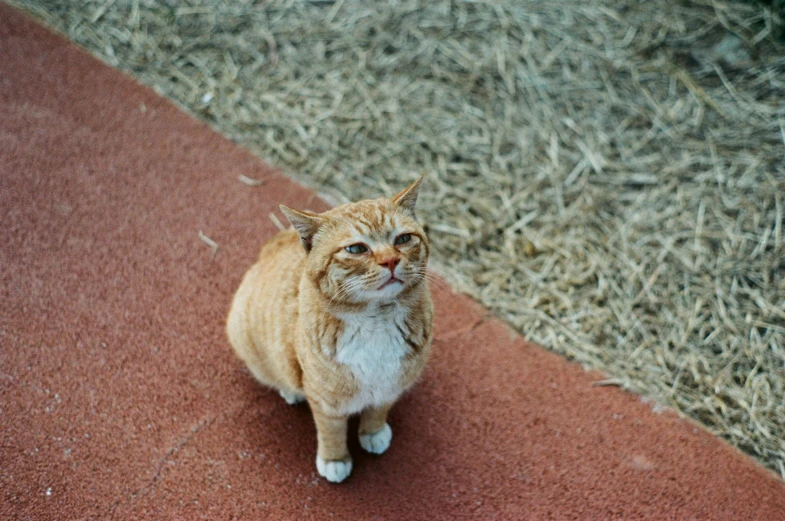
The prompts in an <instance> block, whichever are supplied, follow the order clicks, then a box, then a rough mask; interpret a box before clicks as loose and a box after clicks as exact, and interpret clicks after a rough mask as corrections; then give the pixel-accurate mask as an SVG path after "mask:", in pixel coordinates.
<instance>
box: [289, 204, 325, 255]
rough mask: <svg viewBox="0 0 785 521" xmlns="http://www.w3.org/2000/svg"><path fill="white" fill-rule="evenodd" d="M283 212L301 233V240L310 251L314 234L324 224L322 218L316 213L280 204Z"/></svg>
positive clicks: (307, 250) (306, 249)
mask: <svg viewBox="0 0 785 521" xmlns="http://www.w3.org/2000/svg"><path fill="white" fill-rule="evenodd" d="M278 208H280V209H281V212H283V214H284V215H285V216H286V218H287V219H289V222H290V223H292V226H294V229H295V230H297V233H299V234H300V241H302V243H303V247H304V248H305V251H306V252H310V251H311V248H312V247H313V236H314V235H316V231H317V230H318V229H319V226H320V225H321V224H322V218H321V217H319V216H318V215H316V214H315V213H309V212H301V211H299V210H292V209H291V208H289V207H288V206H284V205H282V204H281V205H278Z"/></svg>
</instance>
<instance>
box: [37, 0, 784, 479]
mask: <svg viewBox="0 0 785 521" xmlns="http://www.w3.org/2000/svg"><path fill="white" fill-rule="evenodd" d="M22 5H23V6H24V7H25V8H26V9H28V10H30V11H32V12H33V13H35V14H37V15H38V16H40V17H41V18H42V19H44V20H45V21H47V22H48V23H49V24H51V25H52V26H54V27H55V28H57V29H59V30H61V31H63V32H64V33H65V34H67V35H68V36H69V37H70V38H71V39H72V40H74V41H76V42H78V43H79V44H81V45H83V46H85V47H86V48H88V49H89V50H91V51H92V52H94V53H95V54H97V55H98V56H100V57H101V58H102V59H103V60H105V61H106V62H108V63H110V64H112V65H115V66H117V67H120V68H122V69H124V70H127V71H130V72H131V73H133V74H134V75H136V76H137V77H138V78H140V79H141V81H143V82H145V83H147V84H148V85H152V86H153V87H154V88H155V89H156V90H158V91H159V92H161V93H163V94H164V95H166V96H168V97H170V98H172V99H174V100H176V101H177V102H178V103H180V104H181V105H182V106H184V107H185V108H186V109H187V110H189V111H191V112H192V113H193V114H196V115H197V116H198V117H200V118H203V119H205V120H206V121H208V122H210V123H211V124H212V125H213V126H214V127H216V128H217V129H219V130H220V131H221V132H223V133H224V134H226V135H228V136H230V137H231V138H232V139H234V140H236V141H237V142H239V143H241V144H243V145H244V146H247V147H249V148H250V149H252V150H254V151H256V152H257V153H258V154H260V155H261V156H263V157H264V158H266V159H267V160H268V161H270V162H271V163H273V164H275V165H279V166H281V167H283V168H284V169H286V170H287V171H288V172H290V173H294V174H295V175H296V176H298V177H299V178H300V179H301V180H304V181H305V182H306V183H307V184H309V185H310V186H312V187H315V188H317V189H318V190H320V191H321V192H323V193H327V194H330V195H332V197H333V198H334V199H335V200H339V201H340V200H345V199H357V198H363V197H368V196H374V195H376V194H380V193H383V194H392V193H393V192H394V191H395V190H396V189H398V188H400V187H401V186H403V185H405V184H406V183H407V182H409V181H410V180H411V179H413V177H414V176H415V175H417V173H419V172H422V171H425V172H427V186H426V187H425V189H424V190H423V192H422V199H421V213H422V215H423V217H424V220H425V221H426V222H428V223H429V225H430V235H431V239H432V242H433V246H434V250H435V257H436V258H437V259H438V261H439V262H440V264H441V266H443V267H445V269H446V270H447V271H449V272H450V273H451V274H452V275H453V276H454V277H455V280H456V281H457V284H458V286H459V287H460V289H462V290H463V291H466V292H468V293H470V294H471V295H474V296H475V297H476V298H478V299H479V300H480V301H482V302H483V303H484V304H485V305H486V306H488V307H489V308H491V309H492V310H494V312H495V313H497V314H498V315H499V316H501V317H502V318H504V319H505V320H507V321H508V322H509V323H511V324H512V325H514V326H515V327H516V328H518V329H519V330H520V331H521V332H522V333H523V334H525V335H526V336H527V337H528V338H530V339H531V340H533V341H535V342H537V343H540V344H542V345H544V346H546V347H548V348H550V349H552V350H554V351H556V352H559V353H563V354H565V355H567V356H568V357H570V358H572V359H574V360H576V361H578V362H580V363H582V364H584V365H586V366H590V367H593V368H598V369H601V370H603V371H605V372H606V373H607V374H608V375H609V376H610V377H611V378H612V379H610V380H608V381H606V382H604V383H606V384H607V383H611V384H613V383H616V384H620V385H623V386H624V387H626V388H629V389H632V390H635V391H637V392H641V393H644V394H646V395H648V396H650V397H654V398H655V399H656V400H658V401H659V402H661V403H664V404H669V405H671V406H672V407H674V408H676V409H677V410H679V411H682V412H683V413H685V414H687V415H689V416H690V417H692V418H695V419H696V420H698V421H699V422H701V423H702V424H703V425H705V426H706V427H707V428H708V429H710V430H711V431H712V432H715V433H717V434H718V435H720V436H722V437H723V438H725V439H727V440H728V441H730V442H731V443H732V444H734V445H736V446H737V447H739V448H741V449H742V450H744V451H746V452H748V453H749V454H752V455H754V456H755V457H757V458H759V459H760V461H762V462H763V463H764V464H765V465H767V466H768V467H769V468H771V469H773V470H775V471H776V472H778V473H783V475H785V464H784V462H785V399H784V398H783V390H784V389H785V310H784V309H785V260H784V259H785V246H784V245H785V233H784V232H783V213H784V212H785V160H784V159H783V158H785V101H784V100H785V51H783V47H782V46H781V45H780V43H778V40H777V38H775V37H774V36H775V34H776V33H777V31H778V30H779V29H778V28H779V27H781V25H780V24H781V20H779V19H778V15H777V13H776V12H772V11H770V10H769V9H768V8H766V7H764V6H762V5H761V4H757V3H739V2H722V1H712V0H701V1H670V0H651V1H647V2H639V1H637V0H617V1H614V2H610V1H607V0H606V1H589V2H574V1H549V2H541V1H513V0H510V1H501V0H500V1H498V2H490V1H488V2H483V1H479V0H477V1H468V0H466V1H464V0H452V1H436V0H419V1H417V0H399V1H393V0H390V1H378V2H377V1H374V2H368V1H361V0H345V1H341V0H339V1H337V2H333V1H324V0H313V1H303V0H286V1H269V2H257V3H253V2H246V1H239V0H238V1H215V2H208V1H201V0H194V1H189V2H154V1H152V0H139V1H128V0H117V1H111V0H108V1H106V0H99V1H80V2H73V1H72V0H50V1H34V0H30V1H27V0H24V1H23V2H22ZM249 189H264V188H263V187H262V188H250V187H249ZM517 363H526V360H525V359H524V358H523V357H522V358H521V360H518V361H517Z"/></svg>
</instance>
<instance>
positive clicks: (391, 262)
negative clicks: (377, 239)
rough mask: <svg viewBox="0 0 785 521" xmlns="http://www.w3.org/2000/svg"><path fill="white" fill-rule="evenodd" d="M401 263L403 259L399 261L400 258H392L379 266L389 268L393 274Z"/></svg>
mask: <svg viewBox="0 0 785 521" xmlns="http://www.w3.org/2000/svg"><path fill="white" fill-rule="evenodd" d="M399 262H401V259H399V258H398V257H390V258H389V259H387V260H383V261H382V262H380V263H379V266H387V267H388V268H390V272H392V271H394V270H395V267H396V266H397V265H398V263H399Z"/></svg>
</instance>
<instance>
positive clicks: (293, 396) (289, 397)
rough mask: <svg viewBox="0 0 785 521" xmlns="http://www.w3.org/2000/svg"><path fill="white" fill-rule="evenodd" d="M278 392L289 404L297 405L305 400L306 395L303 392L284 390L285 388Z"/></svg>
mask: <svg viewBox="0 0 785 521" xmlns="http://www.w3.org/2000/svg"><path fill="white" fill-rule="evenodd" d="M278 394H280V395H281V398H283V399H284V400H285V401H286V403H288V404H289V405H296V404H298V403H302V402H304V401H305V395H304V394H301V393H293V392H291V391H284V390H283V389H280V390H279V391H278Z"/></svg>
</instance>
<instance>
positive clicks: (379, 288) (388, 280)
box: [377, 275, 403, 291]
mask: <svg viewBox="0 0 785 521" xmlns="http://www.w3.org/2000/svg"><path fill="white" fill-rule="evenodd" d="M395 283H398V284H403V281H402V280H401V279H397V278H395V275H390V278H389V279H387V281H386V282H385V283H384V284H382V285H381V286H379V287H378V288H377V291H378V290H382V289H384V288H386V287H387V286H390V285H392V284H395Z"/></svg>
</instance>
